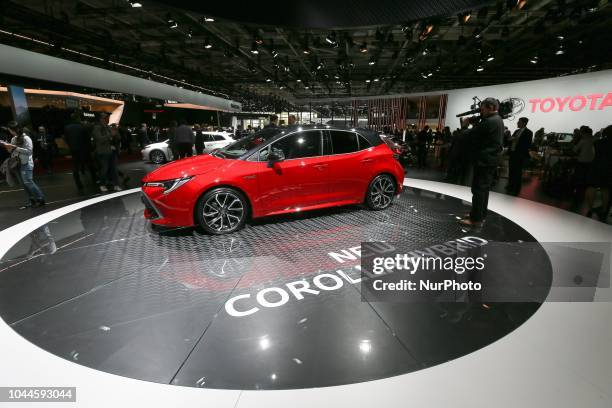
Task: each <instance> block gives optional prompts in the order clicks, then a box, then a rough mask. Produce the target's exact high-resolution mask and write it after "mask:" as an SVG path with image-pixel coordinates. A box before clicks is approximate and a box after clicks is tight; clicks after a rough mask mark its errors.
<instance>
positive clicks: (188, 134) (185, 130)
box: [174, 120, 195, 159]
mask: <svg viewBox="0 0 612 408" xmlns="http://www.w3.org/2000/svg"><path fill="white" fill-rule="evenodd" d="M194 139H195V137H194V134H193V129H192V128H191V126H189V125H187V122H186V121H185V120H181V121H180V126H179V127H177V128H176V131H175V132H174V144H175V146H176V151H177V155H178V158H179V159H184V158H185V157H191V156H193V143H194V141H195V140H194Z"/></svg>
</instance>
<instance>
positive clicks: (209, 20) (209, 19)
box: [204, 17, 215, 23]
mask: <svg viewBox="0 0 612 408" xmlns="http://www.w3.org/2000/svg"><path fill="white" fill-rule="evenodd" d="M204 21H205V22H207V23H212V22H214V21H215V19H214V18H212V17H204Z"/></svg>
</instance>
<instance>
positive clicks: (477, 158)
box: [468, 114, 504, 166]
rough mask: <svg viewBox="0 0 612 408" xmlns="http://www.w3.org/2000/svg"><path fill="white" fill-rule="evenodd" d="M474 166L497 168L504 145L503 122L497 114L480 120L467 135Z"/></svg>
mask: <svg viewBox="0 0 612 408" xmlns="http://www.w3.org/2000/svg"><path fill="white" fill-rule="evenodd" d="M468 137H469V139H470V141H471V142H472V146H473V148H474V164H475V165H476V166H497V165H498V164H499V156H500V153H501V151H502V144H503V143H504V122H503V120H502V118H501V117H500V116H499V115H498V114H494V115H491V116H489V117H486V118H483V119H481V121H480V122H478V124H476V126H474V127H473V128H472V129H471V130H470V133H469V135H468Z"/></svg>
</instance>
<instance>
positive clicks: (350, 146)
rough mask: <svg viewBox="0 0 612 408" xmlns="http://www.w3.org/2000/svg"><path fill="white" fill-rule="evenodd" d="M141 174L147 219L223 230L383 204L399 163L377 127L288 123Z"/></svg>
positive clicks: (396, 183) (392, 192)
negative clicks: (252, 220) (300, 213)
mask: <svg viewBox="0 0 612 408" xmlns="http://www.w3.org/2000/svg"><path fill="white" fill-rule="evenodd" d="M142 181H143V183H144V184H143V187H142V191H143V201H144V203H145V207H146V209H145V217H146V218H148V219H150V220H151V222H152V223H153V224H156V225H161V226H168V227H179V226H194V225H200V226H201V227H202V228H203V229H204V230H205V231H207V232H208V233H211V234H225V233H229V232H233V231H236V230H238V229H240V228H241V227H242V226H244V223H245V222H246V221H247V219H248V218H249V217H251V218H257V217H264V216H269V215H275V214H284V213H291V212H297V211H307V210H313V209H318V208H324V207H331V206H341V205H349V204H359V203H364V204H365V205H367V206H368V207H369V208H371V209H374V210H383V209H385V208H387V207H388V206H389V205H391V203H392V201H393V198H394V197H395V196H396V195H397V194H399V193H400V192H401V190H402V184H403V181H404V169H403V168H402V166H401V165H400V164H399V162H398V161H397V160H396V159H395V157H394V152H393V151H392V150H391V148H389V146H388V145H387V144H386V143H385V142H384V141H383V139H382V138H381V136H380V135H379V134H378V133H377V132H373V131H370V130H365V129H351V130H347V129H336V128H330V127H327V126H326V127H323V128H316V127H299V126H294V127H283V128H267V129H264V130H262V131H260V132H257V133H254V134H252V135H249V136H247V137H245V138H243V139H240V140H238V141H236V142H234V143H233V144H230V145H229V146H227V147H225V148H223V149H220V150H216V151H214V152H212V153H211V154H210V155H208V154H207V155H202V156H197V157H192V158H187V159H182V160H178V161H175V162H172V163H169V164H166V165H164V166H161V167H160V168H158V169H156V170H154V171H153V172H151V173H149V174H148V175H146V176H145V178H144V179H143V180H142Z"/></svg>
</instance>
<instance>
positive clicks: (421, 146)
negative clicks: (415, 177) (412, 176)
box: [417, 125, 429, 169]
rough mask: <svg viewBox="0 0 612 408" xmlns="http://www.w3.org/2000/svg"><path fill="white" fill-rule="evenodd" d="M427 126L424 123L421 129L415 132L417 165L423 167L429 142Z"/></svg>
mask: <svg viewBox="0 0 612 408" xmlns="http://www.w3.org/2000/svg"><path fill="white" fill-rule="evenodd" d="M428 131H429V126H427V125H425V127H424V128H423V129H421V131H420V132H419V133H418V134H417V154H418V167H419V169H423V168H425V167H426V166H427V146H428V144H429V134H428Z"/></svg>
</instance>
